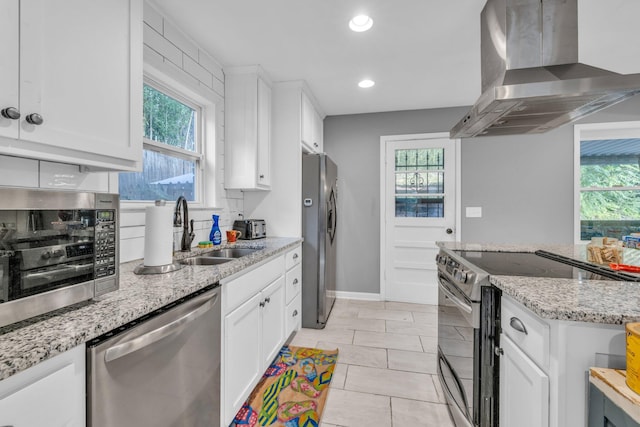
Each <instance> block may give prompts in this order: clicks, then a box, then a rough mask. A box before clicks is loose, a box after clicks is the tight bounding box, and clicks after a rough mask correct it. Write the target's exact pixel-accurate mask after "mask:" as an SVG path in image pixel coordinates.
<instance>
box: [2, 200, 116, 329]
mask: <svg viewBox="0 0 640 427" xmlns="http://www.w3.org/2000/svg"><path fill="white" fill-rule="evenodd" d="M119 205H120V199H119V196H118V195H117V194H105V193H81V192H68V191H49V190H30V189H17V188H0V327H2V326H6V325H9V324H12V323H15V322H19V321H21V320H25V319H28V318H31V317H33V316H38V315H41V314H44V313H48V312H50V311H53V310H57V309H59V308H63V307H66V306H69V305H72V304H76V303H79V302H83V301H87V300H90V299H92V298H94V297H97V296H99V295H103V294H105V293H107V292H111V291H115V290H117V289H118V288H119V261H118V258H119V247H118V244H119V243H118V242H119V224H118V222H119Z"/></svg>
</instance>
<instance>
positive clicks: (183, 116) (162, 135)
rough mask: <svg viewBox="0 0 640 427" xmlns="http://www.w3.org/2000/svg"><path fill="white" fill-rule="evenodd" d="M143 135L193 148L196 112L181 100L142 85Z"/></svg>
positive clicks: (194, 145) (168, 143) (174, 145)
mask: <svg viewBox="0 0 640 427" xmlns="http://www.w3.org/2000/svg"><path fill="white" fill-rule="evenodd" d="M143 108H144V137H145V138H147V139H150V140H153V141H157V142H162V143H164V144H167V145H171V146H173V147H179V148H183V149H185V150H189V151H196V136H195V130H196V126H195V124H196V112H195V110H194V109H193V108H191V107H189V106H188V105H185V104H183V103H181V102H180V101H178V100H176V99H174V98H171V97H170V96H168V95H165V94H164V93H162V92H159V91H157V90H156V89H154V88H152V87H151V86H148V85H144V106H143Z"/></svg>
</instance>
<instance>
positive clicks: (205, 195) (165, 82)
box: [110, 62, 224, 212]
mask: <svg viewBox="0 0 640 427" xmlns="http://www.w3.org/2000/svg"><path fill="white" fill-rule="evenodd" d="M169 71H171V70H165V69H163V68H162V67H160V68H159V67H156V66H153V65H151V64H148V63H147V62H145V64H144V74H143V80H144V83H146V84H149V82H151V83H152V84H151V85H152V86H154V87H156V88H157V87H158V86H159V87H161V88H166V89H167V90H169V91H170V93H169V95H170V96H174V95H175V94H179V96H180V97H179V98H177V99H178V100H180V101H181V102H182V100H183V99H184V100H187V101H190V103H191V104H195V105H197V106H199V107H200V109H201V110H200V112H201V118H200V126H199V129H198V132H200V138H199V143H200V156H201V159H200V160H201V161H200V168H201V171H202V172H201V177H200V180H199V184H198V188H197V189H196V191H197V193H196V194H197V195H198V196H197V197H196V201H193V202H189V207H190V208H195V209H198V208H206V207H213V206H215V205H216V204H217V202H218V197H219V196H221V195H222V193H223V192H222V193H221V189H220V188H218V187H220V185H219V180H220V176H219V174H218V169H219V167H220V165H218V159H217V158H216V153H217V152H218V147H219V146H220V144H222V140H221V135H222V128H221V126H222V125H221V124H222V114H223V113H222V111H223V104H224V98H222V97H221V96H220V95H218V94H217V93H215V92H214V91H213V90H211V89H210V88H207V87H204V86H202V85H199V84H195V83H194V82H192V81H189V80H188V79H187V80H185V79H183V78H182V76H178V75H175V74H172V73H169ZM141 95H142V94H141ZM139 123H140V124H141V125H142V118H140V122H139ZM219 128H220V129H219ZM142 133H143V132H142V126H141V127H140V135H141V136H140V137H141V138H142V141H143V149H144V145H145V142H146V143H147V144H148V146H149V147H151V146H152V145H155V144H157V143H155V142H154V141H150V140H148V139H147V138H144V137H143V136H142ZM163 145H164V144H163ZM166 147H167V146H166V145H165V146H164V147H161V148H166ZM154 149H155V147H154ZM177 150H179V149H177ZM156 151H157V150H156ZM185 151H186V150H185ZM188 153H191V152H188ZM191 154H193V153H191ZM118 174H119V173H118V172H115V173H112V174H110V176H111V178H110V188H115V189H116V190H114V191H116V192H117V191H118V190H117V189H118ZM219 193H220V194H219ZM167 202H169V203H171V202H173V201H171V200H168V201H167ZM153 204H154V201H147V200H121V201H120V209H121V211H123V212H124V211H141V210H142V211H143V210H144V208H145V207H147V206H153Z"/></svg>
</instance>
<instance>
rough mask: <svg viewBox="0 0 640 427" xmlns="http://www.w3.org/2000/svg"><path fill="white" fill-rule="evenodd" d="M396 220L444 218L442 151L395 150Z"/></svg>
mask: <svg viewBox="0 0 640 427" xmlns="http://www.w3.org/2000/svg"><path fill="white" fill-rule="evenodd" d="M395 175H396V185H395V192H396V217H430V218H433V217H436V218H442V217H444V148H425V149H410V150H395Z"/></svg>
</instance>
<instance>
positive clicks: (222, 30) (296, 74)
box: [152, 0, 485, 115]
mask: <svg viewBox="0 0 640 427" xmlns="http://www.w3.org/2000/svg"><path fill="white" fill-rule="evenodd" d="M152 2H153V3H154V4H155V5H156V6H157V7H158V9H159V10H160V11H162V12H163V13H164V14H165V15H166V16H167V17H169V19H170V20H171V21H173V23H174V24H176V25H177V26H178V27H180V28H181V29H182V30H183V31H185V33H186V34H187V35H188V36H190V37H191V38H192V39H193V40H194V41H196V42H197V43H198V44H199V45H200V46H201V47H202V48H204V49H205V50H207V51H208V52H209V53H210V54H211V55H213V56H214V57H215V58H216V59H217V60H218V61H219V62H220V63H221V64H222V65H223V67H225V66H237V65H255V64H259V65H261V66H262V67H263V68H264V70H265V71H266V72H267V74H268V75H269V76H270V77H271V79H272V80H273V81H287V80H300V79H302V80H306V82H307V83H308V84H309V86H310V88H311V90H312V92H313V94H314V95H315V97H316V99H317V100H318V102H319V104H320V107H321V108H322V110H323V111H324V113H325V114H327V115H341V114H355V113H369V112H380V111H397V110H412V109H421V108H437V107H451V106H461V105H471V104H473V103H474V102H475V100H476V98H477V97H478V96H479V95H480V37H479V34H480V11H481V10H482V7H483V6H484V3H485V1H484V0H226V1H222V0H180V1H175V0H152ZM362 13H365V14H367V15H369V16H371V17H372V18H373V20H374V25H373V28H372V29H371V30H369V31H367V32H364V33H354V32H352V31H351V30H349V28H348V21H349V19H351V18H352V17H353V16H355V15H357V14H362ZM363 78H370V79H372V80H374V81H375V82H376V85H375V86H374V87H373V88H371V89H361V88H359V87H358V86H357V83H358V82H359V81H360V80H362V79H363Z"/></svg>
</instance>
